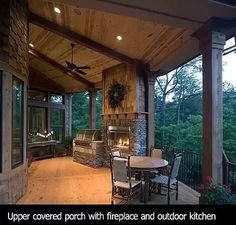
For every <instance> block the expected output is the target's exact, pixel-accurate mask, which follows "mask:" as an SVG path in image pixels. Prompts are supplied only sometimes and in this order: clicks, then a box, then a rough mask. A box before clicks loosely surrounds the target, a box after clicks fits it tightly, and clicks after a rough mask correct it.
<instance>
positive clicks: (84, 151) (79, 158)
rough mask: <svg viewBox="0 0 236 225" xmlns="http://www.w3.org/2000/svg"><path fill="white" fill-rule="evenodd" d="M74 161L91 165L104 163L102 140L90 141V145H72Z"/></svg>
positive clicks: (97, 165)
mask: <svg viewBox="0 0 236 225" xmlns="http://www.w3.org/2000/svg"><path fill="white" fill-rule="evenodd" d="M73 158H74V161H76V162H78V163H81V164H84V165H89V166H92V167H101V166H103V165H104V145H103V141H92V142H91V146H83V145H75V144H74V146H73Z"/></svg>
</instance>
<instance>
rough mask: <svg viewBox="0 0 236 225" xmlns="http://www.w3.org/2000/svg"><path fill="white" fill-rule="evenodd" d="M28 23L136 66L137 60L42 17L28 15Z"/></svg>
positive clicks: (32, 14)
mask: <svg viewBox="0 0 236 225" xmlns="http://www.w3.org/2000/svg"><path fill="white" fill-rule="evenodd" d="M29 22H30V23H32V24H35V25H37V26H40V27H42V28H44V29H45V30H48V31H51V32H53V33H55V34H57V35H59V36H62V37H63V38H66V39H68V40H70V41H72V42H75V43H78V44H81V45H84V46H86V47H87V48H89V49H92V50H93V51H96V52H99V53H102V54H103V55H106V56H108V57H110V58H113V59H116V60H118V61H120V62H123V63H128V64H131V65H134V64H136V62H137V59H133V58H130V57H129V56H126V55H124V54H122V53H119V52H117V51H115V50H113V49H111V48H108V47H106V46H104V45H102V44H99V43H97V42H95V41H93V40H91V39H89V38H87V37H85V36H83V35H81V34H78V33H76V32H74V31H71V30H69V29H67V28H65V27H62V26H60V25H58V24H56V23H54V22H51V21H49V20H47V19H45V18H43V17H40V16H38V15H36V14H34V13H32V12H31V13H30V15H29Z"/></svg>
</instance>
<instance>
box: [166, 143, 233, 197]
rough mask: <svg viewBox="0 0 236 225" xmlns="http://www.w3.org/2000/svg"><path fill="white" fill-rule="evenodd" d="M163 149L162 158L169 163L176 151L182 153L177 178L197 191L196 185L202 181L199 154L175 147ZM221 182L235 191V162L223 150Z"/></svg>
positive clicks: (200, 157)
mask: <svg viewBox="0 0 236 225" xmlns="http://www.w3.org/2000/svg"><path fill="white" fill-rule="evenodd" d="M163 149H164V151H163V152H164V158H165V159H166V160H167V161H168V162H169V163H170V165H171V162H172V160H173V158H174V155H175V154H176V153H179V152H181V153H182V154H183V158H182V162H181V165H180V171H179V180H180V181H182V182H183V183H184V184H186V185H188V186H190V187H191V188H193V189H195V190H197V191H198V186H199V184H200V183H201V182H202V156H201V154H200V153H196V152H192V151H187V150H180V149H175V148H167V147H165V148H163ZM223 182H224V184H226V185H229V186H230V187H231V189H232V192H233V193H236V163H232V162H230V161H229V160H228V158H227V156H226V154H225V152H223Z"/></svg>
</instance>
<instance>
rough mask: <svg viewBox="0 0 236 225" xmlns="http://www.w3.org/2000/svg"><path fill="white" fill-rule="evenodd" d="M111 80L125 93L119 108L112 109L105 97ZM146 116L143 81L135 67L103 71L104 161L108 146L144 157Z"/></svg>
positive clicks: (145, 148)
mask: <svg viewBox="0 0 236 225" xmlns="http://www.w3.org/2000/svg"><path fill="white" fill-rule="evenodd" d="M114 81H115V82H117V83H119V84H123V85H125V87H126V90H127V91H126V95H125V98H124V100H123V101H122V103H121V106H119V107H117V108H115V109H114V108H112V107H111V106H110V105H109V102H108V97H107V96H108V90H109V87H110V85H111V84H112V83H113V82H114ZM147 115H148V113H147V112H145V87H144V80H143V76H142V74H141V71H140V70H139V69H138V67H137V66H136V65H133V66H130V65H124V64H120V65H117V66H114V67H112V68H109V69H107V70H105V71H103V141H104V146H105V152H106V154H105V155H106V159H107V160H108V155H109V148H108V147H118V148H119V149H120V150H121V151H122V152H123V153H128V154H132V155H146V154H147Z"/></svg>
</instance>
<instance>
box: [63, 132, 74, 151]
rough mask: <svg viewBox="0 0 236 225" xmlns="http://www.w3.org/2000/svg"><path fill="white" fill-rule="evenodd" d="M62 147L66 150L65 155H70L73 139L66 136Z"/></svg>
mask: <svg viewBox="0 0 236 225" xmlns="http://www.w3.org/2000/svg"><path fill="white" fill-rule="evenodd" d="M63 147H64V148H65V150H66V155H72V152H73V137H71V136H67V137H65V140H64V142H63Z"/></svg>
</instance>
